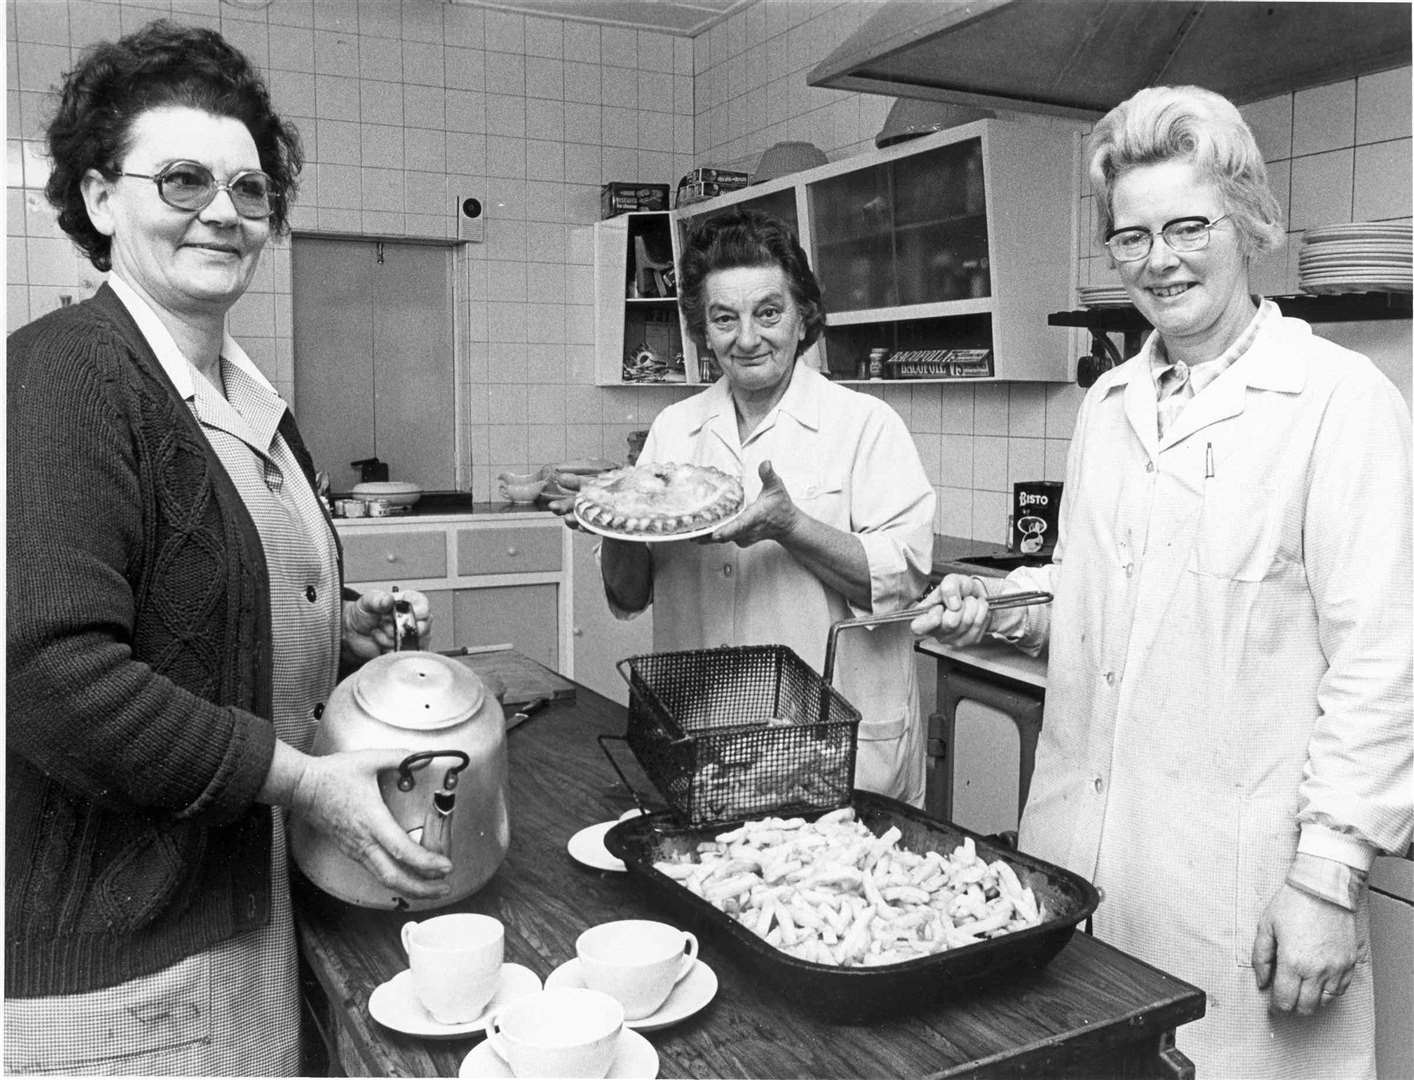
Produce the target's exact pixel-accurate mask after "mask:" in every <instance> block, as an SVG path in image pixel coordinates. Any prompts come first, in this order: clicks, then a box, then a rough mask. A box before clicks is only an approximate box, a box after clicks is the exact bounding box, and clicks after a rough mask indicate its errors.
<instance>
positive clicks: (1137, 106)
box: [1089, 86, 1286, 255]
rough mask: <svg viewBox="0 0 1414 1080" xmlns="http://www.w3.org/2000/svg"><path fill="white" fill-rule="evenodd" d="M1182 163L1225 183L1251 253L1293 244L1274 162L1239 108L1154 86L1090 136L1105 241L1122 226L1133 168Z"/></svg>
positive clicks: (1221, 186)
mask: <svg viewBox="0 0 1414 1080" xmlns="http://www.w3.org/2000/svg"><path fill="white" fill-rule="evenodd" d="M1174 160H1179V161H1187V162H1189V163H1191V164H1192V165H1194V166H1195V167H1196V168H1197V169H1198V170H1199V171H1200V172H1202V173H1204V174H1206V175H1207V176H1208V177H1210V178H1211V179H1212V181H1213V183H1214V184H1216V185H1217V187H1218V190H1219V191H1220V192H1222V196H1223V199H1224V201H1225V202H1226V204H1227V212H1228V213H1229V214H1230V215H1231V217H1232V222H1233V225H1234V227H1235V228H1236V229H1237V235H1238V240H1239V243H1240V245H1241V248H1242V250H1243V251H1244V252H1245V253H1246V254H1248V255H1255V254H1261V253H1264V252H1268V251H1275V250H1277V249H1278V248H1280V247H1281V246H1282V244H1283V243H1284V242H1285V241H1286V227H1285V225H1284V223H1283V222H1282V217H1281V205H1280V204H1279V203H1278V202H1277V199H1276V196H1275V195H1274V194H1272V189H1271V185H1270V183H1269V182H1268V180H1267V166H1266V163H1265V162H1264V161H1263V160H1262V153H1261V151H1260V150H1258V149H1257V140H1256V138H1254V137H1253V135H1252V129H1251V128H1249V127H1248V126H1247V122H1246V121H1245V120H1243V119H1242V115H1241V113H1239V112H1238V111H1237V107H1236V106H1234V105H1233V104H1232V102H1230V101H1228V99H1227V98H1225V97H1223V96H1222V95H1221V94H1215V93H1213V91H1211V90H1204V89H1203V88H1202V87H1199V86H1150V87H1146V88H1145V89H1143V90H1140V91H1139V92H1138V93H1137V94H1134V95H1133V96H1131V97H1130V98H1129V99H1128V100H1126V101H1122V102H1120V103H1119V104H1118V105H1116V106H1115V107H1114V108H1113V109H1111V110H1110V111H1109V112H1108V113H1106V114H1105V116H1104V118H1103V119H1101V120H1100V122H1099V123H1098V124H1096V125H1095V130H1094V131H1093V132H1092V133H1091V134H1090V140H1089V168H1090V186H1091V187H1092V188H1093V190H1094V192H1095V196H1096V199H1095V203H1096V205H1095V209H1096V219H1097V221H1096V223H1097V226H1098V233H1097V235H1098V238H1099V240H1100V241H1101V242H1103V241H1104V239H1105V236H1106V234H1107V233H1108V232H1109V231H1110V229H1112V228H1114V204H1113V198H1114V185H1115V181H1116V180H1118V179H1119V177H1120V176H1121V175H1123V174H1124V173H1125V172H1126V171H1128V170H1129V169H1133V168H1136V167H1138V166H1141V165H1158V164H1161V163H1163V162H1166V161H1174Z"/></svg>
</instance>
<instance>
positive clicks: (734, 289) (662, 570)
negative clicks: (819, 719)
mask: <svg viewBox="0 0 1414 1080" xmlns="http://www.w3.org/2000/svg"><path fill="white" fill-rule="evenodd" d="M679 280H680V283H681V287H680V290H679V292H680V298H679V301H678V303H679V306H680V308H681V309H682V313H683V319H684V321H685V323H686V325H687V328H688V332H689V333H690V334H691V335H692V336H693V338H694V340H695V341H696V343H697V347H698V348H699V349H701V350H703V351H704V352H706V351H710V352H711V354H712V355H713V356H714V357H715V358H716V361H717V364H718V365H719V366H720V367H721V369H722V373H723V375H722V378H721V379H719V380H718V381H717V382H716V383H714V384H713V385H712V386H710V387H708V388H707V389H706V390H704V391H702V393H700V394H698V395H697V396H695V397H692V398H689V399H688V400H687V401H682V402H679V403H677V404H676V405H670V406H669V407H668V408H666V409H664V410H663V411H662V412H661V413H660V414H659V415H658V418H657V419H656V420H654V421H653V426H652V429H651V430H650V431H649V433H648V439H647V441H646V442H645V443H644V446H643V450H642V452H641V453H640V455H639V461H640V462H641V463H649V462H664V463H666V462H677V463H690V464H694V465H709V466H712V467H714V468H717V469H720V470H721V471H723V472H726V473H730V474H731V475H733V476H739V477H740V478H741V481H742V486H743V487H744V489H745V494H746V498H747V502H748V505H747V507H746V509H745V510H744V511H743V513H742V514H741V516H740V517H738V518H736V519H735V520H734V521H730V522H728V523H727V524H725V525H723V526H721V527H720V528H718V529H717V530H716V531H715V532H713V533H712V534H711V536H710V538H709V539H710V542H704V543H653V544H646V543H638V542H633V541H627V540H618V539H608V538H606V539H605V540H604V542H603V544H602V546H601V548H600V566H601V568H602V572H603V577H604V587H605V594H606V595H607V597H608V601H609V605H610V607H611V609H612V610H613V611H614V613H615V614H616V615H618V616H619V617H621V618H630V617H632V616H633V615H634V614H637V613H639V612H641V611H643V610H644V609H646V608H647V607H648V606H649V604H650V603H651V604H652V606H653V646H654V648H655V649H656V650H657V651H660V652H667V651H677V650H685V649H701V648H707V647H713V646H718V645H723V644H730V645H757V644H782V645H787V646H789V647H790V648H791V649H792V650H793V651H794V652H795V653H796V654H797V655H799V656H800V658H801V659H803V660H804V661H805V662H806V663H808V664H811V665H812V666H813V667H814V668H815V669H816V670H817V671H818V670H820V669H821V668H822V667H823V664H824V657H825V642H826V638H827V636H828V633H829V628H830V625H831V624H832V623H835V622H838V621H840V620H841V619H847V618H851V617H853V616H858V615H865V614H871V613H878V614H885V613H888V612H891V611H896V610H899V609H900V608H903V607H906V606H908V604H910V603H911V602H912V601H913V600H915V599H916V598H917V597H918V596H919V595H920V594H921V593H922V591H923V589H924V586H925V584H926V583H927V579H928V573H929V571H930V569H931V565H932V552H933V505H934V494H933V488H932V486H931V485H930V484H929V483H928V477H927V475H926V474H925V473H924V471H923V463H922V462H921V461H920V460H919V457H918V450H917V448H916V447H915V446H914V443H913V438H912V436H910V435H909V433H908V429H907V428H906V427H905V426H904V423H903V420H902V419H901V418H900V417H899V415H898V414H897V413H896V412H894V411H893V409H891V408H889V406H888V405H886V404H885V403H884V402H882V401H880V400H879V399H878V398H874V397H870V396H868V395H866V394H860V393H857V392H855V391H853V390H850V389H849V388H847V387H844V386H839V385H836V384H834V383H832V382H830V381H829V380H828V379H826V378H825V377H824V376H823V375H821V374H820V372H818V371H816V370H815V369H814V368H812V367H811V366H810V365H809V364H808V363H806V362H805V360H803V359H802V357H803V355H804V353H805V351H806V350H807V349H809V348H810V346H811V345H812V344H813V343H814V342H815V341H816V339H817V338H819V336H820V334H821V332H822V331H823V330H824V327H825V309H824V306H823V303H822V301H821V296H820V286H819V284H818V283H817V282H816V280H815V275H814V273H813V272H812V271H811V269H810V265H809V263H808V262H807V261H806V257H805V252H804V251H802V250H801V247H800V245H799V243H798V242H797V241H796V239H795V237H794V236H793V235H791V233H790V231H789V229H787V228H786V226H785V225H784V224H783V223H782V222H781V221H779V220H778V219H776V218H774V217H771V216H770V215H767V214H762V213H760V212H758V211H752V210H737V211H733V212H729V213H725V214H721V215H718V216H714V217H712V218H710V219H708V220H707V221H706V222H704V223H702V224H701V225H699V226H697V227H696V228H695V229H694V230H693V232H692V233H691V235H690V236H689V238H688V242H687V247H686V250H685V252H684V254H683V258H682V268H681V273H680V277H679ZM560 482H561V483H562V484H564V486H565V487H567V488H568V487H573V486H577V484H576V481H575V480H574V478H570V477H561V478H560ZM572 506H573V502H572V500H562V501H561V502H559V503H556V504H553V507H552V508H553V509H555V510H556V512H558V513H561V514H568V513H569V511H570V510H571V509H572ZM573 520H574V519H573V518H572V517H567V518H566V521H567V522H573ZM834 676H835V678H834V682H835V685H836V686H837V687H838V688H839V689H840V691H841V692H842V693H843V694H844V695H845V697H846V698H848V699H849V700H850V701H851V702H852V703H853V704H854V705H855V706H857V707H858V708H859V710H860V712H861V713H862V714H863V721H862V722H861V724H860V725H859V739H858V744H857V757H856V767H855V785H856V786H857V787H861V788H865V789H868V790H870V791H878V792H882V793H884V794H886V795H891V796H893V797H895V798H899V799H903V800H906V801H909V802H912V803H915V804H917V805H922V800H923V766H924V761H923V758H924V746H923V732H922V722H921V714H920V712H919V703H918V684H917V680H916V676H915V672H914V659H913V639H912V638H911V636H910V635H909V634H908V632H907V629H906V628H905V627H904V626H902V625H901V624H895V625H892V626H878V627H872V628H870V629H869V630H867V631H862V632H859V633H856V634H853V635H845V636H843V637H841V639H840V643H839V653H838V657H837V661H836V670H835V673H834Z"/></svg>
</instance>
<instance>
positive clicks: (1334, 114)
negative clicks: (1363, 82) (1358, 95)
mask: <svg viewBox="0 0 1414 1080" xmlns="http://www.w3.org/2000/svg"><path fill="white" fill-rule="evenodd" d="M1354 144H1355V80H1354V79H1347V80H1346V81H1345V82H1338V83H1331V84H1330V85H1329V86H1317V87H1313V88H1312V89H1310V90H1299V91H1297V93H1296V94H1295V100H1294V102H1293V105H1292V135H1291V152H1292V155H1293V156H1299V155H1302V154H1318V153H1321V152H1322V151H1325V150H1336V149H1340V148H1342V147H1347V146H1353V145H1354Z"/></svg>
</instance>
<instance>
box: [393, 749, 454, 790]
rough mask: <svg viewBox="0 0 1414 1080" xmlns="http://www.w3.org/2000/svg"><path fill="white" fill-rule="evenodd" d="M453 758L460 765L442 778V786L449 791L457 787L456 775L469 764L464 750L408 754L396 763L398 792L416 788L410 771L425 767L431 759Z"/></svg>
mask: <svg viewBox="0 0 1414 1080" xmlns="http://www.w3.org/2000/svg"><path fill="white" fill-rule="evenodd" d="M439 757H454V758H457V759H458V760H459V761H460V762H461V764H459V765H453V766H452V767H451V768H450V769H448V770H447V775H446V776H444V777H443V778H442V786H443V787H444V788H447V789H451V788H454V787H456V786H457V774H458V773H460V772H461V771H462V770H463V769H465V768H466V767H467V766H468V765H470V764H471V756H470V755H469V754H467V753H466V751H464V750H423V751H422V752H421V753H417V754H409V755H408V756H407V757H405V758H403V760H402V761H401V762H399V763H398V790H399V791H411V790H412V789H413V788H414V787H416V786H417V780H416V778H415V777H414V776H413V775H412V771H413V770H414V769H416V768H418V767H420V766H422V765H426V764H427V763H428V762H429V761H431V760H432V759H433V758H439Z"/></svg>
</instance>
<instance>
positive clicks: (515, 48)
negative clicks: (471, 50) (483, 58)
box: [485, 10, 525, 56]
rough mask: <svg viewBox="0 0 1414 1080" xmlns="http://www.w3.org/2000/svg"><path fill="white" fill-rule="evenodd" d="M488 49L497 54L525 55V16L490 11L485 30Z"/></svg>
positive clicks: (487, 13) (487, 14)
mask: <svg viewBox="0 0 1414 1080" xmlns="http://www.w3.org/2000/svg"><path fill="white" fill-rule="evenodd" d="M485 41H486V49H487V50H488V51H491V50H494V51H495V52H505V53H514V54H515V55H517V56H524V55H525V16H524V15H517V14H516V13H514V12H510V11H496V10H488V11H487V12H486V30H485Z"/></svg>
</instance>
